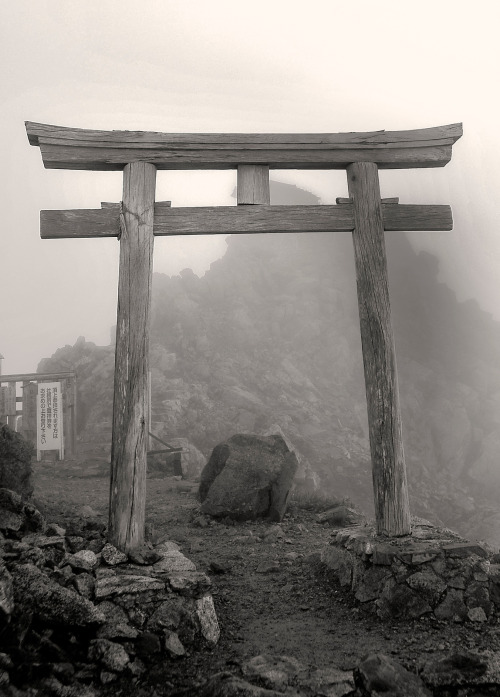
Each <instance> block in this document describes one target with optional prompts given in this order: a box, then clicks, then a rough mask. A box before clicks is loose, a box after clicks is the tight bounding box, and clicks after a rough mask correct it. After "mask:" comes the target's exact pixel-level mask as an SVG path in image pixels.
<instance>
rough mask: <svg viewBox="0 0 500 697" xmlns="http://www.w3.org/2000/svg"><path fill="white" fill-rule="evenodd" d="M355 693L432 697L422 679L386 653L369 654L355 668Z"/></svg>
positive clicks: (374, 695) (388, 696)
mask: <svg viewBox="0 0 500 697" xmlns="http://www.w3.org/2000/svg"><path fill="white" fill-rule="evenodd" d="M354 684H355V686H356V688H357V691H356V692H355V693H354V694H355V695H359V696H360V697H361V696H362V697H368V696H369V695H373V697H378V695H381V694H383V695H384V697H432V695H431V692H430V691H429V690H428V689H427V688H426V687H425V685H424V683H423V682H422V680H421V679H420V678H419V677H418V676H417V675H415V674H414V673H410V672H409V671H408V670H406V669H405V668H403V666H401V665H400V664H399V663H397V662H396V661H394V660H393V659H391V658H389V657H388V656H385V655H384V654H381V653H377V654H369V655H368V656H365V657H364V658H363V660H362V661H361V663H360V664H359V665H358V666H357V667H356V668H355V669H354Z"/></svg>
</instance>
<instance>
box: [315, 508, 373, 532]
mask: <svg viewBox="0 0 500 697" xmlns="http://www.w3.org/2000/svg"><path fill="white" fill-rule="evenodd" d="M316 520H317V521H318V523H328V525H331V526H334V527H337V528H343V527H347V526H348V525H359V524H360V523H362V522H363V521H364V516H363V515H362V514H361V513H359V512H358V511H356V510H355V509H354V508H352V507H351V506H346V505H344V504H339V505H338V506H335V507H334V508H329V509H328V510H327V511H323V512H322V513H318V514H317V515H316Z"/></svg>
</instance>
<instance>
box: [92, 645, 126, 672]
mask: <svg viewBox="0 0 500 697" xmlns="http://www.w3.org/2000/svg"><path fill="white" fill-rule="evenodd" d="M89 659H90V660H92V661H99V662H100V663H102V664H103V665H104V666H105V667H106V668H108V669H109V670H110V671H112V672H113V673H122V672H123V671H124V670H125V668H126V666H127V665H128V664H129V663H130V656H129V655H128V653H127V652H126V651H125V649H124V648H123V646H122V645H121V644H117V643H116V642H114V641H110V640H109V639H94V640H93V641H91V642H90V647H89Z"/></svg>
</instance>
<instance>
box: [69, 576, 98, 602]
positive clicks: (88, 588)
mask: <svg viewBox="0 0 500 697" xmlns="http://www.w3.org/2000/svg"><path fill="white" fill-rule="evenodd" d="M72 582H73V586H74V587H75V589H76V590H77V591H78V593H80V595H81V596H83V597H84V598H88V599H89V600H91V599H92V598H93V597H94V589H95V578H94V576H93V575H92V574H86V573H83V574H78V575H76V576H74V577H73V579H72Z"/></svg>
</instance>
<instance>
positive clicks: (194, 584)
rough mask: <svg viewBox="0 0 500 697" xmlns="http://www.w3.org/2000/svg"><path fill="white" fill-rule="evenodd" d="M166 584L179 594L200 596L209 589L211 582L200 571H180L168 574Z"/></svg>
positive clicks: (192, 596) (191, 596) (193, 596)
mask: <svg viewBox="0 0 500 697" xmlns="http://www.w3.org/2000/svg"><path fill="white" fill-rule="evenodd" d="M168 584H169V586H170V588H171V589H172V590H173V591H175V592H176V593H179V595H183V596H187V597H189V598H200V597H202V596H203V595H205V593H206V592H207V591H208V590H209V589H210V587H211V585H212V582H211V580H210V579H209V577H208V576H207V575H206V574H204V573H203V572H202V571H181V572H177V573H173V574H171V575H169V576H168Z"/></svg>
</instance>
